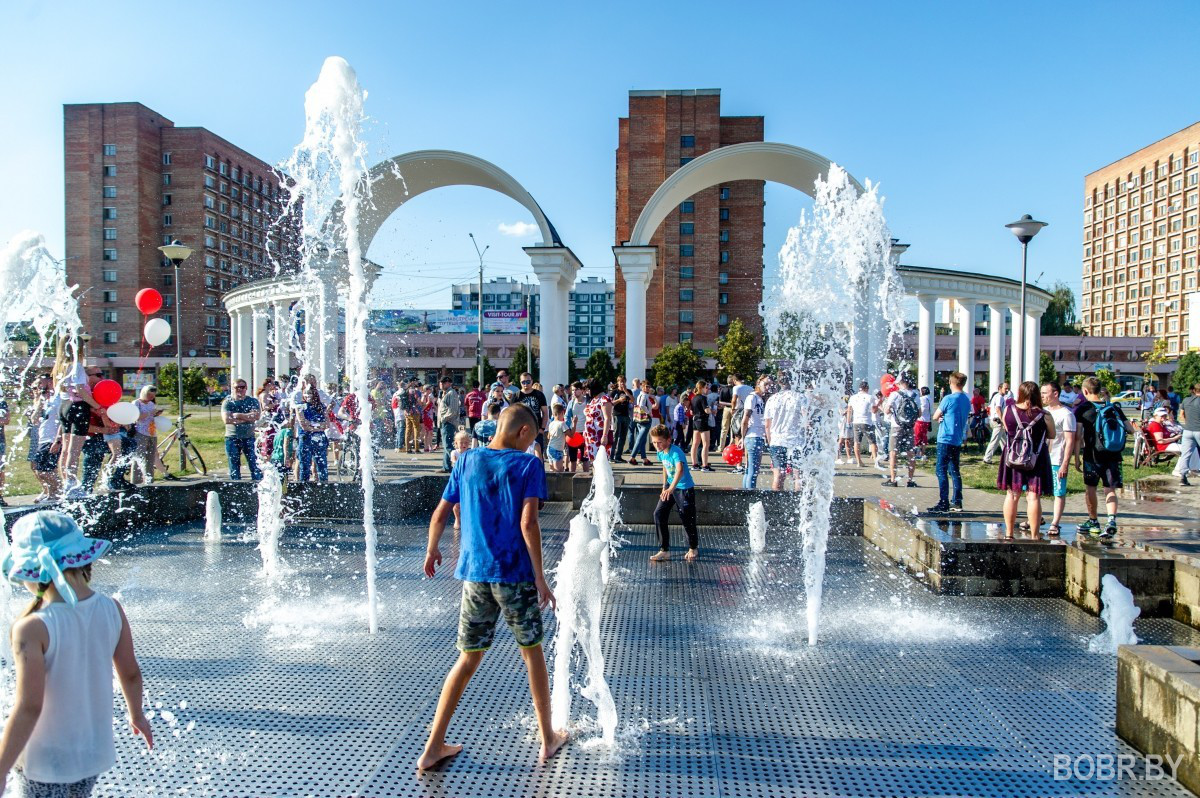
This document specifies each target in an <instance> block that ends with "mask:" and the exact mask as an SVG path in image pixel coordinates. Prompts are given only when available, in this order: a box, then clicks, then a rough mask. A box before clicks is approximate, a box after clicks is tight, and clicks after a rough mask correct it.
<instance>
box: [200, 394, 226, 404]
mask: <svg viewBox="0 0 1200 798" xmlns="http://www.w3.org/2000/svg"><path fill="white" fill-rule="evenodd" d="M226 396H229V392H228V391H210V392H209V393H208V395H207V396H205V397H204V399H203V400H201V402H200V404H202V405H207V406H209V407H216V406H217V405H219V404H221V402H224V401H225V397H226Z"/></svg>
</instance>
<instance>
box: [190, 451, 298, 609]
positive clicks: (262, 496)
mask: <svg viewBox="0 0 1200 798" xmlns="http://www.w3.org/2000/svg"><path fill="white" fill-rule="evenodd" d="M257 492H258V553H259V554H260V555H261V556H262V564H263V567H262V575H263V578H264V579H265V580H266V581H267V584H268V585H271V586H275V585H278V584H279V583H280V582H281V581H282V580H283V577H285V576H286V575H287V574H288V573H290V572H291V569H290V568H288V565H287V563H285V562H284V561H283V558H282V557H280V556H279V539H280V538H281V537H282V536H283V526H284V524H285V523H286V521H287V519H286V518H285V516H284V510H283V483H282V482H280V480H279V471H278V470H276V469H275V468H274V467H273V466H271V465H270V464H268V465H267V467H266V468H264V469H263V472H262V479H260V480H259V481H258V488H257ZM210 495H211V494H210ZM207 534H208V531H207V529H206V530H205V535H206V536H207ZM218 534H219V532H218Z"/></svg>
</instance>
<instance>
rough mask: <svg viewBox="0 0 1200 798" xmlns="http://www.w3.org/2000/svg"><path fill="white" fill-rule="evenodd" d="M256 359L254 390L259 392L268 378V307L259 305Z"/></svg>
mask: <svg viewBox="0 0 1200 798" xmlns="http://www.w3.org/2000/svg"><path fill="white" fill-rule="evenodd" d="M253 330H254V332H253V335H254V345H253V354H252V355H251V356H252V357H253V358H254V365H253V369H252V370H253V373H254V382H253V383H251V384H252V385H253V386H254V390H258V386H260V385H262V384H263V380H265V379H266V378H267V306H266V305H258V306H257V307H255V308H254V328H253Z"/></svg>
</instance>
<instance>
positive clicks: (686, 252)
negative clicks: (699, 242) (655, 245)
mask: <svg viewBox="0 0 1200 798" xmlns="http://www.w3.org/2000/svg"><path fill="white" fill-rule="evenodd" d="M692 252H693V247H692V245H691V244H680V245H679V257H681V258H690V257H692Z"/></svg>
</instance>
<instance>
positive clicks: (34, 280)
mask: <svg viewBox="0 0 1200 798" xmlns="http://www.w3.org/2000/svg"><path fill="white" fill-rule="evenodd" d="M77 288H78V286H68V285H67V277H66V269H65V268H64V267H63V262H62V261H59V260H55V259H54V257H52V256H51V255H50V252H49V250H47V249H46V239H45V238H44V237H43V236H42V235H41V234H40V233H35V232H32V231H29V230H25V231H22V232H20V233H18V234H17V235H16V236H14V237H13V238H12V239H10V240H9V242H8V243H7V244H6V245H5V246H4V250H3V251H0V296H3V297H4V312H3V314H0V316H2V317H3V322H4V324H5V325H8V324H18V323H20V324H27V325H29V327H31V328H32V329H33V331H34V332H36V333H37V339H38V340H37V345H36V346H35V347H34V348H33V350H32V351H31V352H30V357H29V361H28V365H27V366H26V370H28V368H29V366H32V365H34V364H37V363H39V362H40V361H41V359H42V356H43V355H44V354H45V353H46V344H47V342H49V341H51V340H52V339H53V338H54V337H55V336H65V339H64V343H65V345H66V352H67V354H69V355H70V356H71V358H72V360H75V359H77V357H78V352H77V349H76V347H77V338H76V336H77V334H78V332H79V329H80V328H81V327H82V326H83V322H81V321H80V320H79V299H78V298H77V297H76V296H75V290H76V289H77ZM10 351H11V343H10V342H9V339H8V336H7V335H3V336H0V357H7V356H8V354H9V352H10ZM23 376H24V372H22V377H23ZM18 384H21V385H23V384H24V381H23V380H22V382H20V383H18Z"/></svg>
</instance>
